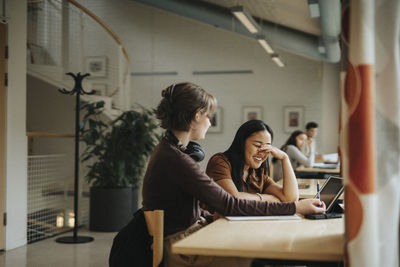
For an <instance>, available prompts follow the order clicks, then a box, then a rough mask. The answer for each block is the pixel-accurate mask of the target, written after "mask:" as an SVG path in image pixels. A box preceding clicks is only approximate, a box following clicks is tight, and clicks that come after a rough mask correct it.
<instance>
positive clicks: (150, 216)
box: [144, 210, 164, 267]
mask: <svg viewBox="0 0 400 267" xmlns="http://www.w3.org/2000/svg"><path fill="white" fill-rule="evenodd" d="M144 217H145V219H146V224H147V230H148V231H149V234H150V235H151V236H152V237H153V244H152V245H151V248H152V250H153V267H157V266H158V265H159V264H160V263H161V261H162V258H163V247H164V211H163V210H153V211H145V212H144Z"/></svg>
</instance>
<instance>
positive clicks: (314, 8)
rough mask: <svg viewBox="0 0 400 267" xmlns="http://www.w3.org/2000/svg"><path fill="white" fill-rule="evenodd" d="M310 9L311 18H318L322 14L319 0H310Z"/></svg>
mask: <svg viewBox="0 0 400 267" xmlns="http://www.w3.org/2000/svg"><path fill="white" fill-rule="evenodd" d="M308 10H309V11H310V17H311V18H318V17H319V16H320V14H319V4H318V0H308Z"/></svg>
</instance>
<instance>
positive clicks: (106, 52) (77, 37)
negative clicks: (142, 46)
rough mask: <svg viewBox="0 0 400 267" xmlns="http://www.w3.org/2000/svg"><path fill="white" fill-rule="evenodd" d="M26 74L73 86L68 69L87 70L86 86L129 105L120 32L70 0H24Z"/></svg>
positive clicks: (118, 104) (125, 57) (119, 105)
mask: <svg viewBox="0 0 400 267" xmlns="http://www.w3.org/2000/svg"><path fill="white" fill-rule="evenodd" d="M27 47H28V56H27V63H28V73H29V74H31V75H35V76H37V77H39V78H41V79H43V80H46V81H48V82H50V83H52V84H55V85H56V86H59V87H67V88H68V89H71V88H70V87H71V86H72V80H71V79H69V78H68V77H67V76H65V73H66V72H74V73H77V72H81V73H86V72H89V73H91V76H90V77H88V78H87V79H85V82H84V89H85V90H87V91H89V90H91V89H94V90H96V92H97V93H96V94H98V95H102V96H108V97H111V98H112V107H113V108H116V109H121V110H126V109H128V108H130V95H129V91H130V70H129V68H130V67H129V57H128V53H127V51H126V49H125V46H124V45H123V43H122V42H121V40H120V39H119V38H118V36H117V35H116V34H115V33H114V32H113V31H112V30H111V29H110V27H108V26H107V25H106V24H105V23H104V22H102V21H101V20H100V19H99V18H98V17H97V16H96V15H95V14H93V13H92V12H90V11H89V10H88V9H86V8H85V7H83V6H82V5H80V4H79V3H77V2H76V1H74V0H43V1H32V2H28V43H27Z"/></svg>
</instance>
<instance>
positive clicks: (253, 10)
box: [198, 0, 321, 35]
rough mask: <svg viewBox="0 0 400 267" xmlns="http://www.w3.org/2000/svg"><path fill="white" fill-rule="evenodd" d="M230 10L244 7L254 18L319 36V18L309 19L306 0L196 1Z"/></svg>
mask: <svg viewBox="0 0 400 267" xmlns="http://www.w3.org/2000/svg"><path fill="white" fill-rule="evenodd" d="M198 1H201V2H208V3H211V4H213V5H217V6H221V7H225V8H231V7H233V6H244V8H245V9H246V10H247V11H248V12H249V13H250V14H251V15H252V16H253V17H255V18H259V19H262V20H266V21H269V22H272V23H274V24H276V25H277V26H279V25H282V26H285V27H288V28H292V29H295V30H298V31H302V32H305V33H309V34H313V35H320V34H321V28H320V22H319V18H311V17H310V11H309V8H308V1H307V0H198ZM256 21H257V19H256Z"/></svg>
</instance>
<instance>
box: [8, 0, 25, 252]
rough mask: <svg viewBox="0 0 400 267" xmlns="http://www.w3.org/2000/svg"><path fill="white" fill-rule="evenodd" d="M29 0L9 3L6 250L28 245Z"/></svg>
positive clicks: (10, 0) (13, 0)
mask: <svg viewBox="0 0 400 267" xmlns="http://www.w3.org/2000/svg"><path fill="white" fill-rule="evenodd" d="M26 7H27V3H26V0H18V1H15V0H7V1H6V11H7V13H6V15H7V16H8V17H10V21H9V24H8V46H9V58H8V61H7V64H8V67H7V71H8V88H7V125H6V128H7V137H6V139H7V147H6V150H7V151H6V168H7V169H6V212H7V226H6V250H9V249H12V248H15V247H18V246H21V245H24V244H26V228H27V220H26V210H27V208H26V207H27V203H26V202H27V138H26V125H25V123H26V122H25V118H26Z"/></svg>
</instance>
